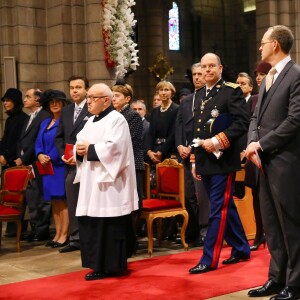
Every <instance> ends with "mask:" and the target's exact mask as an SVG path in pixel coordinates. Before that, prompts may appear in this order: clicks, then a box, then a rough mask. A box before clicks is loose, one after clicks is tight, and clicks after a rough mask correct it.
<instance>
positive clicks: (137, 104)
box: [130, 100, 150, 159]
mask: <svg viewBox="0 0 300 300" xmlns="http://www.w3.org/2000/svg"><path fill="white" fill-rule="evenodd" d="M143 101H144V100H136V101H133V102H132V103H131V104H130V107H131V109H133V110H135V111H136V112H137V113H138V114H139V115H140V116H141V118H142V122H143V137H142V138H143V154H144V159H145V158H146V145H145V143H146V136H147V134H148V132H149V126H150V123H149V121H148V120H147V119H146V118H145V116H146V113H147V110H146V105H145V103H144V102H143Z"/></svg>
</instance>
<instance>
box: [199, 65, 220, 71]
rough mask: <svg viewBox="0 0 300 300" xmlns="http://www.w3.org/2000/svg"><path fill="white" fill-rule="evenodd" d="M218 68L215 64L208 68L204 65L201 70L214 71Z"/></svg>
mask: <svg viewBox="0 0 300 300" xmlns="http://www.w3.org/2000/svg"><path fill="white" fill-rule="evenodd" d="M216 66H217V65H215V64H211V65H207V66H205V65H204V66H203V65H202V66H201V69H202V70H207V69H208V70H212V69H214V68H215V67H216Z"/></svg>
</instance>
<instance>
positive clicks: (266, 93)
mask: <svg viewBox="0 0 300 300" xmlns="http://www.w3.org/2000/svg"><path fill="white" fill-rule="evenodd" d="M293 42H294V36H293V33H292V32H291V30H290V29H289V28H288V27H286V26H283V25H276V26H273V27H270V28H269V29H268V30H267V31H266V32H265V34H264V35H263V38H262V40H261V44H260V48H259V50H260V51H261V58H262V61H264V62H268V63H270V64H271V66H272V69H271V70H270V71H269V73H268V75H267V76H266V77H265V79H264V80H263V81H262V84H261V86H260V89H259V96H258V102H257V108H256V110H255V112H254V114H253V116H252V119H251V123H250V127H249V133H248V142H249V145H248V147H247V149H246V153H245V155H246V157H247V158H248V159H249V160H251V161H252V162H253V163H254V164H255V165H257V166H260V161H261V165H262V169H263V170H264V174H263V173H262V172H259V198H260V199H261V201H260V205H261V215H262V221H263V227H264V230H265V234H266V239H267V244H268V248H269V250H270V253H271V261H270V266H269V274H268V280H267V281H266V283H265V284H264V285H263V286H262V287H260V288H257V289H253V290H250V291H249V292H248V295H249V296H250V297H265V296H269V295H272V294H276V295H275V296H273V297H271V298H270V299H272V300H283V299H300V256H299V253H300V222H299V211H300V201H299V194H300V185H299V182H300V173H299V169H300V152H299V149H300V67H299V65H297V64H296V63H295V62H294V61H292V59H291V57H290V51H291V48H292V46H293ZM258 155H259V156H260V161H259V159H258Z"/></svg>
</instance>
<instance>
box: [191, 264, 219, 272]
mask: <svg viewBox="0 0 300 300" xmlns="http://www.w3.org/2000/svg"><path fill="white" fill-rule="evenodd" d="M212 270H214V269H212V268H211V267H209V266H207V265H203V264H198V265H197V266H195V267H193V268H191V269H189V272H190V274H201V273H206V272H209V271H212Z"/></svg>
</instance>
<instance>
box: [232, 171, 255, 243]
mask: <svg viewBox="0 0 300 300" xmlns="http://www.w3.org/2000/svg"><path fill="white" fill-rule="evenodd" d="M235 181H239V182H244V181H245V169H244V168H242V169H241V170H240V171H238V172H237V173H236V177H235ZM233 198H234V203H235V205H236V208H237V210H238V213H239V216H240V219H241V222H242V224H243V227H244V230H245V234H246V236H247V239H248V240H249V239H253V238H254V237H255V233H256V223H255V216H254V210H253V197H252V191H251V189H250V188H249V187H247V186H245V195H244V197H243V198H238V197H233Z"/></svg>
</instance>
